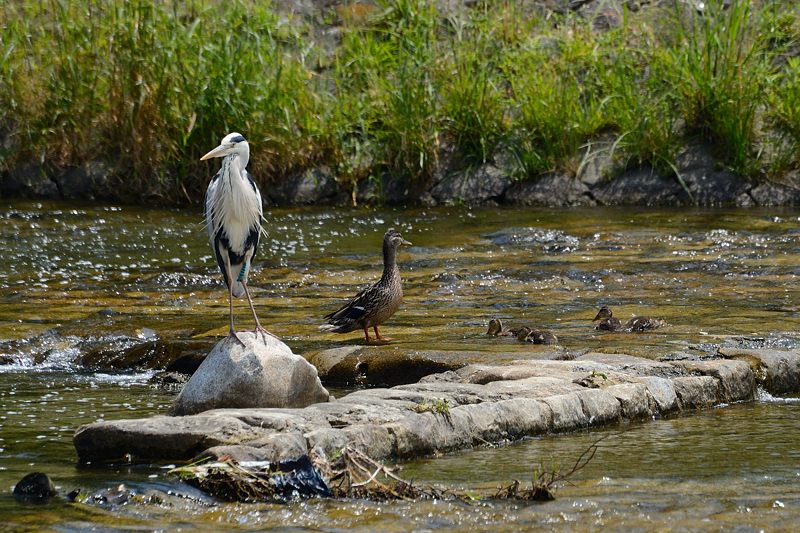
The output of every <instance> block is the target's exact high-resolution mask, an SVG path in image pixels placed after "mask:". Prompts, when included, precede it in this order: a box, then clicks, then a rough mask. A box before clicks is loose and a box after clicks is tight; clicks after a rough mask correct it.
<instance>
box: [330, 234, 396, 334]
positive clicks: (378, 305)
mask: <svg viewBox="0 0 800 533" xmlns="http://www.w3.org/2000/svg"><path fill="white" fill-rule="evenodd" d="M403 245H404V246H410V245H411V243H410V242H408V241H407V240H405V239H403V236H402V235H400V233H399V232H398V231H397V230H395V229H393V228H392V229H390V230H388V231H387V232H386V234H385V235H384V236H383V275H382V276H381V279H380V280H378V281H377V282H376V283H374V284H372V285H370V286H369V287H367V288H366V289H364V290H362V291H361V292H359V293H358V294H356V295H355V296H353V297H352V298H351V299H350V300H349V301H348V302H347V303H346V304H344V305H343V306H342V307H341V308H340V309H338V310H337V311H334V312H333V313H330V314H328V315H325V319H327V322H328V323H327V324H323V325H322V326H320V329H321V330H323V331H331V332H333V333H349V332H351V331H355V330H357V329H362V330H364V338H365V339H366V342H367V344H370V343H371V342H372V341H371V339H370V337H369V328H372V329H373V330H374V331H375V340H376V341H377V342H386V341H389V340H391V339H389V338H388V337H381V334H380V332H379V331H378V326H380V325H381V324H383V323H384V322H386V321H387V320H388V319H389V317H391V316H392V315H393V314H394V313H395V311H397V309H398V308H399V307H400V304H401V303H402V301H403V284H402V280H401V279H400V269H399V268H398V267H397V248H399V247H400V246H403Z"/></svg>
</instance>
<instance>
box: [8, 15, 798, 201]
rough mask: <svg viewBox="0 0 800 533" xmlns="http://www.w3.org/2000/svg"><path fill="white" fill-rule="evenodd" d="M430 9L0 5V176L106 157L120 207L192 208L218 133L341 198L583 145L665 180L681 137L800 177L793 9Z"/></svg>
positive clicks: (264, 177)
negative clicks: (601, 145)
mask: <svg viewBox="0 0 800 533" xmlns="http://www.w3.org/2000/svg"><path fill="white" fill-rule="evenodd" d="M447 4H448V3H446V2H442V3H439V2H436V1H435V0H374V1H373V2H363V3H349V2H342V3H341V4H339V5H337V6H335V7H334V8H331V9H330V10H329V11H326V12H324V13H322V14H318V15H319V16H306V17H303V16H301V15H294V14H291V13H290V14H287V12H286V11H285V9H286V7H285V4H284V3H272V4H271V3H268V2H250V1H247V0H235V1H232V2H216V1H213V0H196V1H194V2H174V1H166V0H164V1H160V2H144V1H143V0H129V1H123V0H97V1H94V2H67V1H66V0H48V1H45V2H38V1H37V2H34V1H33V0H17V1H15V2H7V3H4V4H3V5H2V7H0V26H2V30H3V31H2V37H0V106H1V107H0V108H1V109H2V110H3V111H2V113H1V114H0V140H1V141H2V142H1V143H0V169H4V170H8V169H12V168H14V167H15V166H16V165H18V164H20V162H21V161H24V160H28V159H32V160H34V161H39V162H44V164H45V167H46V168H47V169H48V170H50V171H52V172H57V171H58V170H59V169H64V168H68V167H71V166H77V165H80V164H82V163H84V162H86V161H90V160H95V159H104V160H106V161H107V162H108V163H110V165H111V167H112V168H113V169H114V172H115V181H114V183H113V187H114V188H115V190H116V192H117V193H118V194H122V195H126V196H129V197H136V196H138V195H142V194H148V195H155V196H159V197H161V198H163V200H164V201H166V202H180V201H187V200H188V201H196V199H197V198H199V197H200V196H199V195H201V194H202V191H203V190H204V188H205V184H206V183H207V180H208V177H209V175H210V171H209V169H208V168H207V166H206V165H204V164H202V163H200V162H199V157H200V155H202V154H203V153H205V152H206V151H207V150H208V149H209V147H212V146H215V145H216V143H217V142H218V141H219V139H220V138H221V137H222V136H223V135H224V134H225V133H227V132H229V131H233V130H237V131H240V132H242V133H244V134H245V135H246V136H247V137H248V139H249V140H251V141H252V144H253V149H252V153H253V164H252V168H253V171H254V173H255V174H256V175H257V177H258V178H259V179H260V180H261V181H263V182H266V181H268V180H271V181H280V180H282V179H285V178H286V177H287V176H289V175H291V174H292V173H295V172H299V171H302V170H304V169H306V168H310V167H313V166H315V165H321V164H324V165H327V166H329V168H331V169H333V170H334V173H335V174H336V176H337V179H339V180H340V181H341V182H342V183H345V184H347V186H348V187H351V188H352V190H353V191H355V189H356V186H357V184H358V183H359V182H362V181H364V180H369V179H377V178H379V177H380V176H382V175H384V174H386V173H389V174H393V175H398V176H401V177H403V178H404V179H406V180H407V181H408V182H410V183H412V184H417V185H424V184H425V183H428V182H429V181H430V180H431V179H432V178H434V177H435V176H437V175H441V174H444V173H447V172H450V171H453V170H457V169H459V168H463V167H465V166H469V165H478V164H482V163H485V162H489V161H492V160H493V159H494V158H495V157H496V156H497V155H498V154H499V153H501V152H502V153H507V154H511V155H513V156H514V157H513V158H511V160H513V161H515V162H516V165H515V166H514V167H513V168H508V169H506V170H507V171H509V172H512V173H513V174H515V176H516V177H518V178H520V179H529V178H535V177H536V176H538V175H539V174H541V173H543V172H547V171H552V170H557V171H563V172H568V173H574V172H576V171H577V169H578V168H579V165H580V162H581V161H580V159H581V156H580V154H581V152H582V149H583V147H585V146H586V145H587V144H589V143H592V142H593V141H594V140H595V139H597V138H599V137H605V138H611V139H613V143H612V145H611V150H612V151H613V154H614V157H615V160H616V161H617V164H618V166H619V167H620V168H625V167H629V166H636V165H651V166H654V167H656V168H659V169H661V170H663V171H670V169H674V168H675V158H676V156H677V154H678V152H679V151H680V148H681V147H682V146H683V145H684V144H685V143H686V142H687V139H692V138H699V139H701V140H703V141H708V142H711V143H713V144H714V146H715V147H716V149H717V150H718V155H719V157H720V159H721V161H723V163H724V164H725V165H727V166H729V167H730V168H731V169H733V170H734V171H736V172H738V173H741V174H743V175H747V176H756V177H765V176H766V177H768V178H776V177H780V176H782V175H783V174H784V173H786V172H787V171H790V170H796V169H798V168H800V155H798V154H800V111H798V109H800V89H798V81H800V62H798V58H797V57H795V55H796V54H797V53H798V50H799V49H800V22H798V7H797V6H795V4H794V3H793V2H789V1H779V0H774V1H762V2H752V3H751V2H748V1H744V0H738V1H737V0H734V1H733V2H732V3H731V6H730V8H728V9H723V8H722V2H721V1H716V0H712V1H710V2H707V3H706V5H707V8H706V9H705V11H704V12H703V13H698V12H697V11H695V10H693V9H689V8H688V7H687V6H686V5H684V4H682V3H676V4H675V7H669V8H666V7H662V8H656V7H650V8H647V7H646V8H642V9H641V10H640V11H638V12H635V13H633V12H627V11H624V10H623V11H622V12H621V17H620V19H619V21H618V24H616V25H615V27H613V28H611V29H605V30H598V29H596V28H594V27H593V24H592V20H591V18H590V17H589V18H587V17H581V16H578V15H575V14H570V13H567V14H555V13H549V12H546V11H544V10H541V9H539V8H531V7H530V3H529V2H527V3H526V2H514V1H502V2H501V1H491V0H484V1H482V2H477V3H474V5H472V6H471V7H463V6H461V7H458V8H455V9H453V10H451V11H447V10H446V8H445V7H444V6H446V5H447ZM331 28H335V30H336V33H335V37H333V38H332V37H330V34H331V31H330V29H331Z"/></svg>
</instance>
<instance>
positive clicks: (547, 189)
mask: <svg viewBox="0 0 800 533" xmlns="http://www.w3.org/2000/svg"><path fill="white" fill-rule="evenodd" d="M503 199H504V202H505V203H506V204H512V205H526V206H539V207H569V206H589V205H595V204H596V202H595V201H594V200H593V199H592V198H591V196H589V187H588V186H587V185H586V184H585V183H583V182H581V181H579V180H577V179H575V178H573V177H571V176H567V175H566V174H561V173H558V172H549V173H547V174H544V175H543V176H540V177H538V178H535V179H531V180H526V181H518V182H516V183H514V184H512V185H511V186H510V187H509V188H508V189H506V191H505V195H504V197H503Z"/></svg>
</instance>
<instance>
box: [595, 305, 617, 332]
mask: <svg viewBox="0 0 800 533" xmlns="http://www.w3.org/2000/svg"><path fill="white" fill-rule="evenodd" d="M598 320H599V321H600V322H598V323H597V325H596V326H595V327H594V329H597V330H602V331H616V330H618V329H620V328H621V327H622V322H620V321H619V318H614V316H613V313H612V312H611V309H609V308H608V306H607V305H604V306H603V307H601V308H600V311H598V312H597V315H596V316H595V317H594V318H593V319H592V322H597V321H598Z"/></svg>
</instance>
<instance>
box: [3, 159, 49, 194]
mask: <svg viewBox="0 0 800 533" xmlns="http://www.w3.org/2000/svg"><path fill="white" fill-rule="evenodd" d="M2 176H3V179H2V181H0V195H2V196H22V197H25V198H60V197H61V193H60V192H59V190H58V186H57V185H56V183H55V182H54V181H53V180H51V179H50V177H49V176H48V175H47V172H46V171H45V169H44V167H43V166H42V165H40V164H38V163H31V162H26V163H23V164H21V165H18V166H16V167H14V168H12V169H11V170H9V171H8V172H6V173H4V174H3V175H2Z"/></svg>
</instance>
